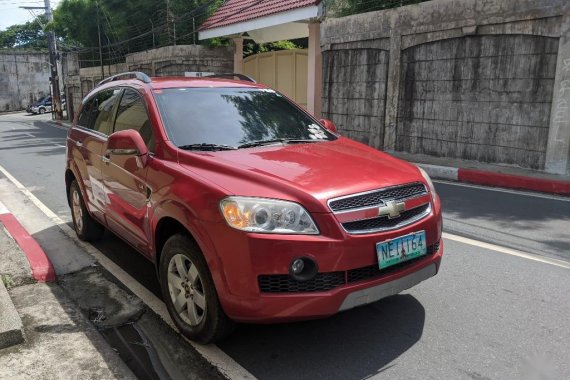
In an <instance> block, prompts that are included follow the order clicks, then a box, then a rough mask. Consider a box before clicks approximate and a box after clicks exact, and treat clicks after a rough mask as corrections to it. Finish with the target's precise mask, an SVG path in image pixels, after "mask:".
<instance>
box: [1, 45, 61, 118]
mask: <svg viewBox="0 0 570 380" xmlns="http://www.w3.org/2000/svg"><path fill="white" fill-rule="evenodd" d="M48 62H49V57H48V55H47V54H44V53H34V52H10V53H8V52H2V53H0V112H4V111H17V110H21V109H25V108H26V106H27V105H28V104H29V103H32V102H34V101H36V100H38V99H39V98H41V97H42V96H45V95H48V94H49V93H50V85H49V77H50V70H49V63H48Z"/></svg>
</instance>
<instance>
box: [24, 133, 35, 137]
mask: <svg viewBox="0 0 570 380" xmlns="http://www.w3.org/2000/svg"><path fill="white" fill-rule="evenodd" d="M24 134H25V135H26V136H30V137H33V138H36V136H34V135H32V134H31V133H24Z"/></svg>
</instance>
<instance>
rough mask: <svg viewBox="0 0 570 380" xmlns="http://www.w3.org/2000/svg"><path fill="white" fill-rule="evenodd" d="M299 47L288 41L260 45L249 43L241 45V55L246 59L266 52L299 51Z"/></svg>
mask: <svg viewBox="0 0 570 380" xmlns="http://www.w3.org/2000/svg"><path fill="white" fill-rule="evenodd" d="M301 47H302V46H300V45H297V44H296V43H295V41H288V40H284V41H275V42H268V43H261V44H257V43H255V42H253V41H249V42H245V43H244V44H243V55H244V57H248V56H250V55H253V54H258V53H265V52H268V51H276V50H290V49H299V48H301Z"/></svg>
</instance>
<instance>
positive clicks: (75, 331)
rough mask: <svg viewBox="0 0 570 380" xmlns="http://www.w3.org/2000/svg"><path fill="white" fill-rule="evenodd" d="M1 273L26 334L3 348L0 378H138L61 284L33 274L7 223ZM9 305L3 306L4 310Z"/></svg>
mask: <svg viewBox="0 0 570 380" xmlns="http://www.w3.org/2000/svg"><path fill="white" fill-rule="evenodd" d="M0 274H1V275H2V276H1V277H2V280H3V281H2V282H3V283H2V284H0V292H1V291H2V290H3V289H4V286H5V285H6V288H7V293H8V295H9V298H10V300H11V302H13V307H14V309H12V310H15V312H16V313H17V315H16V318H18V319H20V320H21V323H22V331H23V335H24V337H25V342H22V343H20V344H15V345H11V346H10V347H5V346H6V345H3V346H2V348H0V378H2V379H8V378H9V379H57V378H68V379H70V378H75V379H80V378H82V379H135V378H136V377H135V376H134V375H133V373H132V372H131V371H130V370H129V368H128V367H127V366H126V365H125V364H124V362H123V361H122V360H121V359H120V357H119V355H118V354H117V353H116V352H114V351H113V350H112V349H111V347H110V346H109V345H108V344H107V343H106V342H105V340H104V339H103V337H102V336H101V335H100V334H99V332H98V331H97V330H96V329H95V327H94V326H93V325H92V324H91V323H90V322H89V321H88V320H87V319H86V318H85V317H84V316H83V314H82V313H81V312H80V311H79V309H78V308H77V307H76V306H75V304H74V303H73V302H72V301H71V300H70V299H69V298H68V297H67V295H66V294H65V292H64V291H63V289H62V288H61V287H60V286H59V285H57V284H56V283H55V282H50V283H41V282H36V281H35V280H34V279H33V278H32V271H31V270H30V267H29V264H28V262H27V260H26V256H25V255H24V253H23V252H22V250H21V249H20V247H19V246H18V245H17V244H16V242H15V241H14V240H13V239H12V238H11V236H9V235H8V233H7V231H6V230H5V229H4V226H3V225H0ZM10 306H12V305H10V304H8V307H4V305H2V307H3V310H2V313H5V312H6V311H7V310H8V309H9V308H10ZM12 343H17V342H14V341H13V342H12Z"/></svg>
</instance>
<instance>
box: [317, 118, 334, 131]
mask: <svg viewBox="0 0 570 380" xmlns="http://www.w3.org/2000/svg"><path fill="white" fill-rule="evenodd" d="M320 122H321V123H322V124H323V125H324V126H325V128H326V129H328V130H329V131H331V132H332V133H337V131H336V125H335V124H334V123H333V122H332V121H330V120H328V119H321V120H320Z"/></svg>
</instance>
